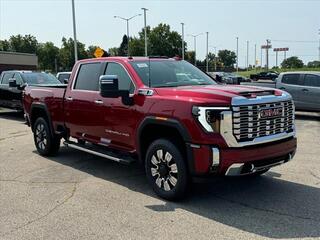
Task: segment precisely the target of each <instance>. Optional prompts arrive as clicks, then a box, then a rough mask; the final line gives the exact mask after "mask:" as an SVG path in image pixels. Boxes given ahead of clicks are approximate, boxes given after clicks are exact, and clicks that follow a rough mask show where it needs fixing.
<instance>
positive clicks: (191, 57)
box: [184, 51, 194, 64]
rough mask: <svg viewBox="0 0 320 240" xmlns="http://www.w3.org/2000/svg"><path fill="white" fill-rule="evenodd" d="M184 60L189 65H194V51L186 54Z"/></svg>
mask: <svg viewBox="0 0 320 240" xmlns="http://www.w3.org/2000/svg"><path fill="white" fill-rule="evenodd" d="M184 59H185V60H186V61H188V62H189V63H192V64H194V51H187V52H185V54H184Z"/></svg>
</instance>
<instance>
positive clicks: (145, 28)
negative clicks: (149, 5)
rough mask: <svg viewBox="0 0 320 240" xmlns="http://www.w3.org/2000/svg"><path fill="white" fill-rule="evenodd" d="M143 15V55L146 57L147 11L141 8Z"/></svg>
mask: <svg viewBox="0 0 320 240" xmlns="http://www.w3.org/2000/svg"><path fill="white" fill-rule="evenodd" d="M141 9H142V10H143V15H144V55H145V56H146V57H147V56H148V41H147V11H148V9H146V8H141Z"/></svg>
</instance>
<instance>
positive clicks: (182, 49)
mask: <svg viewBox="0 0 320 240" xmlns="http://www.w3.org/2000/svg"><path fill="white" fill-rule="evenodd" d="M181 27H182V46H181V55H182V60H184V23H181Z"/></svg>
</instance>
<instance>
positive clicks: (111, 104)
mask: <svg viewBox="0 0 320 240" xmlns="http://www.w3.org/2000/svg"><path fill="white" fill-rule="evenodd" d="M104 75H117V76H118V80H119V89H120V90H129V92H130V94H133V93H134V91H135V86H134V83H133V81H132V79H131V76H130V75H129V73H128V71H127V70H126V68H125V67H124V66H123V65H122V64H120V63H116V62H108V63H107V67H106V69H105V72H104ZM97 100H101V101H103V114H104V126H103V136H102V139H103V140H104V141H107V142H109V144H108V145H109V146H110V147H113V148H117V149H121V150H125V151H133V150H134V142H135V141H134V134H133V133H134V132H135V128H136V127H137V122H138V113H137V112H136V110H135V106H134V105H133V106H128V105H125V104H123V103H122V100H121V97H119V98H102V97H101V96H100V97H99V99H97Z"/></svg>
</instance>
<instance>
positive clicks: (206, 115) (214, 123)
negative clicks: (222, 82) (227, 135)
mask: <svg viewBox="0 0 320 240" xmlns="http://www.w3.org/2000/svg"><path fill="white" fill-rule="evenodd" d="M227 110H230V108H228V107H198V106H193V107H192V114H193V115H194V116H195V117H196V118H197V120H198V121H199V123H200V124H201V125H202V127H203V128H204V129H205V130H206V131H207V132H215V133H220V123H221V120H223V115H222V114H221V113H222V112H223V111H227Z"/></svg>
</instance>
